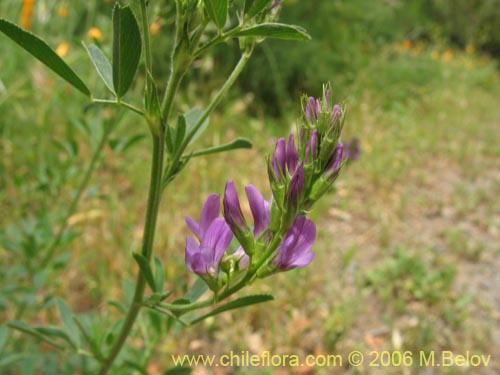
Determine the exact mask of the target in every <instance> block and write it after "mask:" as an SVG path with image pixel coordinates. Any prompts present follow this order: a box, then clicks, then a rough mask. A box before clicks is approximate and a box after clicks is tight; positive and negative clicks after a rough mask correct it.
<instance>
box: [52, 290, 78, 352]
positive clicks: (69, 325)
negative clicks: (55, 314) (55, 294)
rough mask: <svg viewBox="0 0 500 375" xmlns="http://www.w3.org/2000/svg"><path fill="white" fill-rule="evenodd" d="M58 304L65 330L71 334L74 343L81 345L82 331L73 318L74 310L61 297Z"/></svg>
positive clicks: (57, 301)
mask: <svg viewBox="0 0 500 375" xmlns="http://www.w3.org/2000/svg"><path fill="white" fill-rule="evenodd" d="M56 304H57V309H58V310H59V316H60V318H61V321H62V323H63V327H64V331H65V332H66V334H67V335H68V336H69V338H70V339H71V341H72V342H73V343H74V345H75V346H76V347H79V346H80V345H81V341H80V332H79V330H78V326H77V325H76V323H75V321H74V320H73V312H72V311H71V309H70V308H69V306H68V305H67V304H66V302H65V301H64V300H63V299H61V298H57V300H56Z"/></svg>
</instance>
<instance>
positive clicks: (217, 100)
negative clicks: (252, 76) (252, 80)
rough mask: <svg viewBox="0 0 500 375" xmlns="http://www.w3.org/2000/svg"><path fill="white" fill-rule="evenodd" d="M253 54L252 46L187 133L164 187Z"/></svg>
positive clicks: (173, 160) (173, 159)
mask: <svg viewBox="0 0 500 375" xmlns="http://www.w3.org/2000/svg"><path fill="white" fill-rule="evenodd" d="M251 55H252V48H250V49H249V50H247V51H245V52H244V53H243V54H242V55H241V58H240V60H239V61H238V64H236V66H235V67H234V69H233V71H232V72H231V75H230V76H229V77H228V79H227V80H226V82H224V85H223V86H222V87H221V88H220V89H219V92H218V93H217V95H216V96H215V98H214V99H213V100H212V102H211V103H210V104H209V105H208V107H207V108H206V109H205V111H204V112H203V113H202V115H201V117H200V118H199V119H198V122H197V123H196V124H195V126H194V127H193V129H192V130H191V132H190V133H189V134H187V136H186V138H184V140H183V142H182V144H181V146H180V147H179V148H178V149H177V152H176V153H175V154H174V156H173V157H172V161H171V162H170V163H169V166H168V169H167V171H166V172H165V175H164V177H163V181H164V187H165V186H166V184H167V182H169V181H170V178H171V177H172V175H174V174H175V171H176V169H177V165H178V163H179V160H180V159H181V157H182V154H183V153H184V150H185V149H186V148H187V146H188V145H189V142H190V141H191V139H192V138H193V137H194V135H195V134H196V132H197V131H198V129H199V128H200V127H201V125H202V124H203V122H204V121H205V120H206V119H207V118H208V116H210V114H211V113H212V112H213V110H214V109H215V107H217V105H218V104H219V103H220V101H221V100H222V98H223V96H224V94H225V93H226V92H227V91H228V90H229V88H230V87H231V86H232V85H233V84H234V82H235V81H236V79H237V78H238V76H239V75H240V74H241V72H242V71H243V68H244V67H245V65H246V64H247V62H248V60H249V59H250V56H251Z"/></svg>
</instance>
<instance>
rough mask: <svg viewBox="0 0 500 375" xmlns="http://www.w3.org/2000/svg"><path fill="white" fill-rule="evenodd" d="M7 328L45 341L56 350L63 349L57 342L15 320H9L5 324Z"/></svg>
mask: <svg viewBox="0 0 500 375" xmlns="http://www.w3.org/2000/svg"><path fill="white" fill-rule="evenodd" d="M7 326H8V327H9V328H12V329H16V330H18V331H21V332H24V333H26V334H28V335H31V336H33V337H36V338H37V339H39V340H42V341H45V342H46V343H48V344H50V345H52V346H54V347H56V348H58V349H65V346H64V345H61V344H59V343H58V342H56V341H54V340H52V339H50V338H48V337H47V336H45V335H43V334H42V333H41V332H39V331H37V330H36V329H35V328H33V327H30V326H29V325H27V324H25V323H23V322H20V321H17V320H11V321H9V322H8V323H7Z"/></svg>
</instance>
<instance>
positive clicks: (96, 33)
mask: <svg viewBox="0 0 500 375" xmlns="http://www.w3.org/2000/svg"><path fill="white" fill-rule="evenodd" d="M87 37H88V38H89V39H94V40H97V41H99V42H100V41H102V39H103V37H102V32H101V30H99V29H98V28H97V27H92V28H90V30H89V31H88V33H87Z"/></svg>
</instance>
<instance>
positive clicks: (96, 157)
mask: <svg viewBox="0 0 500 375" xmlns="http://www.w3.org/2000/svg"><path fill="white" fill-rule="evenodd" d="M112 129H113V126H109V127H108V128H107V129H106V130H105V131H104V132H103V134H102V137H101V139H100V140H99V144H98V145H97V148H96V149H95V151H94V154H93V155H92V160H91V161H90V164H89V166H88V168H87V170H86V171H85V174H84V175H83V178H82V180H81V181H80V184H79V185H78V189H77V191H76V195H75V197H74V198H73V200H72V202H71V204H70V205H69V207H68V210H67V211H66V214H65V215H64V218H63V221H62V224H61V226H60V227H59V230H58V231H57V234H56V236H55V237H54V240H53V241H52V243H51V244H50V246H49V248H48V249H47V252H46V253H45V256H44V257H43V259H42V261H41V262H40V266H39V267H40V269H43V268H45V267H46V266H47V265H48V264H49V262H50V261H51V260H52V258H53V256H54V253H55V251H56V250H57V246H58V245H59V242H60V241H61V239H62V236H63V235H64V233H65V232H66V229H67V228H68V224H69V222H68V220H69V218H70V217H71V216H72V215H73V214H74V213H75V211H76V208H77V206H78V203H79V202H80V198H81V197H82V194H83V191H84V190H85V188H86V187H87V185H88V183H89V181H90V177H91V176H92V173H93V172H94V170H95V167H96V166H97V161H98V160H99V157H100V156H101V153H102V150H103V149H104V146H105V145H106V142H107V141H108V136H109V134H110V133H111V130H112Z"/></svg>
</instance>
